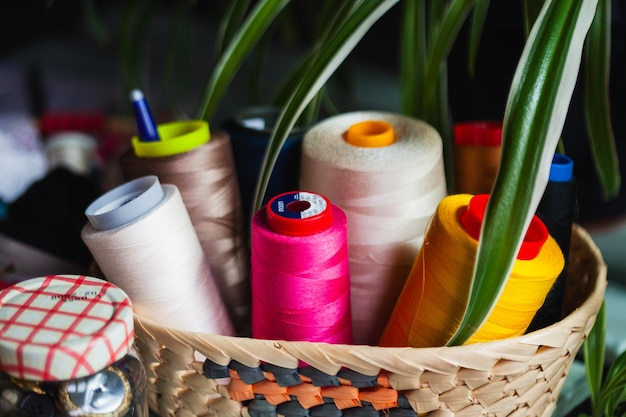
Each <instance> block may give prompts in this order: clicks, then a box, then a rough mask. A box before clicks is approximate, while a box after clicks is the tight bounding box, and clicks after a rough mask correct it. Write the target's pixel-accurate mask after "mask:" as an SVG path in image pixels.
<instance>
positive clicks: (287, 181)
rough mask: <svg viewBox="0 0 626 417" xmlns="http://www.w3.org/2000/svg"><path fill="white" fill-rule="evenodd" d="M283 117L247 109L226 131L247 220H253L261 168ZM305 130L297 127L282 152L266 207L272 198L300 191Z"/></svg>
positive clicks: (274, 111)
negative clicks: (275, 129)
mask: <svg viewBox="0 0 626 417" xmlns="http://www.w3.org/2000/svg"><path fill="white" fill-rule="evenodd" d="M279 115H280V109H279V108H275V107H252V108H249V109H245V110H243V111H242V112H240V113H238V114H236V115H235V116H234V117H233V118H231V119H230V120H228V121H227V122H226V123H225V124H224V126H223V129H224V130H225V131H226V132H228V134H229V135H230V137H231V144H232V147H233V156H234V161H235V169H236V170H237V178H238V180H239V190H240V193H241V202H242V204H243V213H244V218H245V219H246V220H249V219H251V217H252V214H253V213H252V208H253V201H252V200H253V198H254V193H255V189H256V185H257V182H258V179H259V173H260V170H261V164H262V162H263V158H264V157H265V151H266V150H267V145H268V142H269V138H270V137H271V135H272V130H273V128H274V125H275V123H276V120H277V119H278V116H279ZM303 135H304V128H302V127H300V126H296V127H295V128H294V129H293V130H292V131H291V133H290V134H289V136H288V137H287V140H286V141H285V143H284V145H283V146H282V148H281V149H280V153H279V154H278V158H277V159H276V163H275V164H274V168H273V170H272V175H271V176H270V180H269V183H268V185H267V191H266V193H265V195H266V197H265V198H264V200H263V204H262V205H265V204H267V201H268V200H269V198H270V197H272V196H276V195H278V194H282V193H286V192H288V191H292V190H297V189H298V186H299V177H300V154H301V151H302V136H303Z"/></svg>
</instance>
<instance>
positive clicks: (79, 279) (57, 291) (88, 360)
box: [0, 275, 134, 381]
mask: <svg viewBox="0 0 626 417" xmlns="http://www.w3.org/2000/svg"><path fill="white" fill-rule="evenodd" d="M133 334H134V333H133V309H132V305H131V302H130V299H129V298H128V296H127V295H126V293H124V292H123V291H122V290H121V289H119V288H118V287H116V286H114V285H113V284H111V283H109V282H107V281H104V280H101V279H98V278H93V277H88V276H84V275H80V276H79V275H50V276H46V277H39V278H32V279H29V280H26V281H23V282H20V283H17V284H14V285H12V286H10V287H7V288H5V289H4V290H2V291H0V369H1V370H2V371H4V372H6V373H7V374H9V375H11V376H13V377H15V378H20V379H25V380H29V381H62V380H69V379H75V378H81V377H85V376H89V375H93V374H95V373H96V372H98V371H100V370H102V369H104V368H105V367H107V366H108V365H110V364H112V363H113V362H115V361H117V360H119V359H122V358H123V357H124V356H126V355H127V354H128V352H129V351H130V349H131V346H132V344H133Z"/></svg>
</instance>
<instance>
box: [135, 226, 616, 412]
mask: <svg viewBox="0 0 626 417" xmlns="http://www.w3.org/2000/svg"><path fill="white" fill-rule="evenodd" d="M568 271H569V276H568V283H567V286H568V288H567V294H566V301H565V305H566V309H567V312H569V314H568V315H567V316H566V317H565V318H564V319H563V320H561V321H560V322H558V323H555V324H553V325H551V326H549V327H546V328H544V329H540V330H537V331H535V332H532V333H528V334H526V335H523V336H520V337H515V338H510V339H505V340H499V341H493V342H487V343H476V344H472V345H464V346H455V347H436V348H419V349H415V348H382V347H375V346H348V345H330V344H322V343H309V342H285V341H270V340H258V339H252V338H238V337H226V336H215V335H208V334H198V333H192V332H186V331H180V330H175V329H171V328H165V327H163V326H161V325H159V324H158V323H155V322H152V321H150V320H148V319H146V318H143V317H139V316H138V315H135V332H136V346H137V350H138V351H139V353H140V355H141V356H142V359H143V361H144V364H145V365H146V368H147V372H148V378H149V381H148V382H149V383H148V390H149V403H150V408H151V409H152V410H153V411H155V412H157V413H159V415H160V416H162V417H169V416H177V417H192V416H219V417H222V416H252V417H254V416H260V415H262V416H270V415H289V416H291V415H294V416H295V415H302V416H306V415H311V416H314V415H343V416H349V415H350V414H351V413H353V412H354V411H359V414H358V415H359V416H363V415H367V416H369V415H389V416H410V415H415V414H416V413H418V414H420V415H421V414H424V413H429V416H431V415H432V416H481V415H487V416H549V415H551V414H552V412H553V411H554V409H555V407H556V400H557V399H558V396H559V393H560V392H561V388H562V386H563V383H564V381H565V377H566V376H567V373H568V371H569V368H570V365H571V363H572V361H573V360H574V358H575V356H576V354H577V353H578V351H579V349H580V347H581V345H582V343H583V342H584V340H585V338H586V336H587V335H588V333H589V331H590V330H591V328H592V327H593V324H594V323H595V318H596V315H597V313H598V310H599V308H600V305H601V303H602V300H603V298H604V291H605V288H606V265H605V263H604V261H603V259H602V257H601V254H600V253H599V251H598V249H597V247H596V246H595V245H594V244H593V242H592V241H591V238H590V237H589V235H588V234H587V233H586V231H585V230H584V229H582V228H580V227H578V226H575V228H574V233H573V238H572V244H571V251H570V258H569V268H568ZM205 358H206V361H205ZM207 364H211V366H212V368H210V369H216V370H217V372H216V373H212V372H211V371H210V369H209V368H207ZM207 369H209V370H208V371H207ZM331 408H332V413H331V412H328V410H331ZM256 410H261V411H256ZM322 410H326V411H322Z"/></svg>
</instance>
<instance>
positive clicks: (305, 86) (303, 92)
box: [254, 0, 398, 210]
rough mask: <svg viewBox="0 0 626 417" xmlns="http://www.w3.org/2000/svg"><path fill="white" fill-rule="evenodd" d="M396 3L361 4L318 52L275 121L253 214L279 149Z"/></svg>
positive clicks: (386, 0) (370, 1)
mask: <svg viewBox="0 0 626 417" xmlns="http://www.w3.org/2000/svg"><path fill="white" fill-rule="evenodd" d="M397 2H398V0H363V1H360V2H358V3H357V4H355V6H354V8H353V9H352V11H351V13H350V14H349V15H348V17H347V18H346V19H345V21H344V24H343V25H341V27H338V28H337V30H336V32H335V33H334V35H333V36H330V37H328V38H327V39H326V42H325V44H324V47H323V48H322V49H321V50H320V51H319V52H318V51H315V53H318V54H319V55H318V56H317V59H315V60H313V61H311V65H310V67H309V71H307V72H306V73H305V74H304V75H303V77H302V80H301V81H300V83H298V85H297V87H296V89H295V90H294V91H293V94H292V95H291V97H290V98H289V100H288V101H287V103H286V104H285V106H284V108H283V110H282V112H281V114H280V116H279V117H278V120H277V121H276V125H275V127H274V130H273V132H272V137H271V138H270V141H269V143H268V146H267V150H266V154H265V158H264V160H263V164H262V166H261V172H260V175H259V181H258V184H257V187H256V191H255V197H254V210H258V209H259V208H260V207H261V204H262V202H263V197H264V196H265V191H266V189H267V184H268V182H269V177H270V175H271V173H272V169H273V166H274V164H275V163H276V159H277V158H278V154H279V152H280V149H281V147H282V146H283V144H284V142H285V140H286V138H287V136H288V134H289V132H290V131H291V129H293V127H294V126H295V124H296V121H297V120H298V118H299V117H300V115H301V114H302V112H303V111H304V108H305V107H306V106H307V105H308V103H309V102H310V101H311V100H312V99H313V97H315V95H316V94H317V92H318V91H319V90H320V89H321V88H322V87H323V86H324V85H325V83H326V82H327V81H328V79H329V78H330V77H331V76H332V74H333V73H334V72H335V70H336V69H337V68H338V67H339V66H340V65H341V63H342V62H343V61H344V60H345V58H346V57H347V56H348V55H349V54H350V52H352V50H353V49H354V47H355V46H356V45H357V44H358V43H359V41H360V40H361V39H362V38H363V36H364V35H365V33H367V31H368V30H369V28H370V27H371V26H372V25H373V24H374V23H376V22H377V21H378V19H380V17H381V16H383V15H384V14H385V13H386V12H387V11H388V10H389V9H390V8H391V7H392V6H393V5H395V4H396V3H397Z"/></svg>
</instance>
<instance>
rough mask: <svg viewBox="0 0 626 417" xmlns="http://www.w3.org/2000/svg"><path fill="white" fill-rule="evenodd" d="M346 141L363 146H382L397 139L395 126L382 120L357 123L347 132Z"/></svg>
mask: <svg viewBox="0 0 626 417" xmlns="http://www.w3.org/2000/svg"><path fill="white" fill-rule="evenodd" d="M345 136H346V142H348V143H349V144H350V145H354V146H360V147H363V148H381V147H383V146H389V145H391V144H393V143H394V142H395V141H396V135H395V132H394V131H393V126H392V125H391V124H390V123H387V122H383V121H382V120H366V121H364V122H359V123H355V124H353V125H352V126H350V127H349V128H348V131H347V132H346V135H345Z"/></svg>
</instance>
